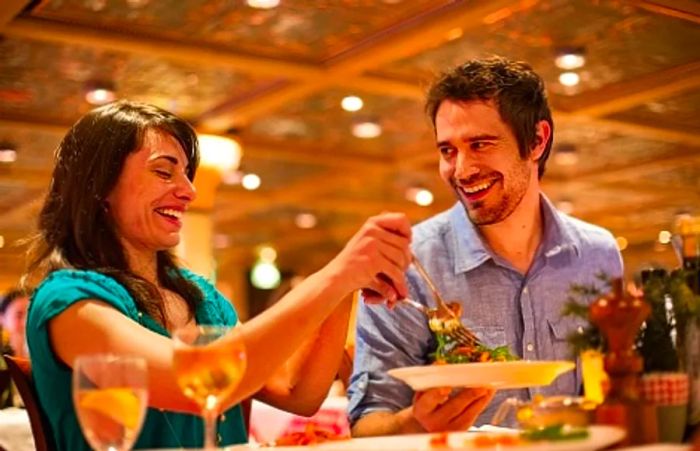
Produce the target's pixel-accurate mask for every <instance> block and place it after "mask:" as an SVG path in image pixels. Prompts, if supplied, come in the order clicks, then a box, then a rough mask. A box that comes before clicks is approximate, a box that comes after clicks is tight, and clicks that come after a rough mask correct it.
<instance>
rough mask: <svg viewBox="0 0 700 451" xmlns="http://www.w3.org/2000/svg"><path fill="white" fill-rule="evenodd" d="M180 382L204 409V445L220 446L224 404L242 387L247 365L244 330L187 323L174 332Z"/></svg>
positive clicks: (174, 360) (189, 396) (175, 361)
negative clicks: (242, 332)
mask: <svg viewBox="0 0 700 451" xmlns="http://www.w3.org/2000/svg"><path fill="white" fill-rule="evenodd" d="M173 339H174V341H175V353H174V357H173V367H174V370H175V374H176V377H177V382H178V385H180V388H181V389H182V392H183V393H184V394H185V396H187V397H188V398H190V399H192V400H193V401H195V402H196V403H197V404H198V405H199V407H200V409H201V410H202V418H203V419H204V448H205V449H207V450H210V449H216V437H217V428H216V425H217V417H218V416H219V414H220V413H221V412H220V411H221V404H222V401H224V400H225V399H226V398H227V397H228V396H229V395H231V393H233V391H234V390H235V389H236V387H238V384H239V382H240V381H241V379H242V378H243V373H244V372H245V368H246V353H245V346H244V344H243V338H242V336H241V333H240V330H238V329H235V328H231V327H227V326H196V327H191V326H190V327H184V328H181V329H178V330H176V331H175V332H174V333H173Z"/></svg>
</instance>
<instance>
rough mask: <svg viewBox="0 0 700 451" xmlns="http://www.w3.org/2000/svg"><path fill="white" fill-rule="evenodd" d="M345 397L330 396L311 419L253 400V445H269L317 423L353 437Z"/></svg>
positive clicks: (251, 415)
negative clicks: (280, 437)
mask: <svg viewBox="0 0 700 451" xmlns="http://www.w3.org/2000/svg"><path fill="white" fill-rule="evenodd" d="M347 405H348V400H347V398H346V397H345V396H329V397H328V398H326V400H325V401H324V402H323V404H322V405H321V408H320V409H319V411H318V412H316V414H315V415H314V416H312V417H310V418H307V417H301V416H298V415H293V414H291V413H288V412H285V411H283V410H279V409H275V408H274V407H271V406H269V405H267V404H265V403H262V402H258V401H253V405H252V407H251V411H250V434H249V438H250V442H251V443H269V442H273V441H274V440H275V439H276V438H278V437H279V436H281V435H283V434H287V433H290V432H301V431H303V430H304V428H305V427H306V425H307V424H308V423H313V424H315V425H316V426H320V427H322V428H323V429H327V430H330V431H333V432H335V433H336V434H340V435H350V424H349V422H348V418H347V414H346V409H347Z"/></svg>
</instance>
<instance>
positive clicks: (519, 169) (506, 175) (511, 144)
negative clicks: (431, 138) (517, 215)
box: [435, 100, 537, 226]
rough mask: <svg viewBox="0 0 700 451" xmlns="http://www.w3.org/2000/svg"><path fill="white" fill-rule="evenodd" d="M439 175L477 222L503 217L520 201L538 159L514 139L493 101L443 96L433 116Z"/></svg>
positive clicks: (529, 182)
mask: <svg viewBox="0 0 700 451" xmlns="http://www.w3.org/2000/svg"><path fill="white" fill-rule="evenodd" d="M435 135H436V141H437V147H438V150H439V151H440V176H441V177H442V179H443V180H444V181H445V182H446V183H447V184H448V185H449V186H451V187H452V188H453V189H454V191H455V193H456V194H457V198H458V199H459V200H460V202H461V203H462V205H464V208H465V209H466V211H467V214H468V216H469V219H470V220H471V221H472V223H474V224H475V225H477V226H482V225H490V224H496V223H499V222H501V221H503V220H505V219H506V218H507V217H508V216H510V214H511V213H513V211H514V210H515V209H516V208H517V207H518V205H520V201H521V200H522V199H523V197H524V196H525V194H526V193H527V192H528V189H529V188H530V186H531V180H532V178H533V177H534V178H535V179H536V178H537V161H536V160H534V159H533V158H531V157H528V158H527V159H525V160H523V159H521V158H520V153H519V151H518V143H517V141H516V139H515V136H514V134H513V132H512V131H511V129H510V127H509V126H508V125H507V124H506V123H505V122H503V120H502V119H501V116H500V114H499V112H498V109H497V108H496V105H495V104H494V103H493V102H492V101H478V100H477V101H469V102H455V101H451V100H445V101H444V102H442V103H441V104H440V107H439V108H438V111H437V114H436V116H435Z"/></svg>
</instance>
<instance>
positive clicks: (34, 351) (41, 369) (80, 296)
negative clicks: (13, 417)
mask: <svg viewBox="0 0 700 451" xmlns="http://www.w3.org/2000/svg"><path fill="white" fill-rule="evenodd" d="M181 271H182V274H183V276H184V277H185V278H187V279H188V280H191V281H192V282H194V283H195V284H196V285H197V286H198V287H199V289H200V290H202V294H203V295H204V301H203V302H201V303H200V305H199V306H198V307H197V311H196V312H195V318H196V321H197V324H211V325H231V326H232V325H234V324H236V322H237V321H238V317H237V315H236V312H235V310H234V309H233V306H232V305H231V303H230V302H228V301H227V300H226V299H225V298H224V297H223V296H222V295H221V293H219V292H218V291H217V290H216V288H214V286H213V285H212V284H211V283H209V282H208V281H207V280H206V279H204V278H203V277H200V276H198V275H196V274H194V273H192V272H191V271H188V270H185V269H183V270H181ZM85 299H99V300H101V301H104V302H107V303H108V304H110V305H111V306H112V307H114V308H116V309H117V310H119V311H120V312H122V313H123V314H124V315H126V316H127V317H129V318H131V319H132V320H134V321H136V322H138V323H139V324H141V325H142V326H143V327H145V328H147V329H149V330H152V331H153V332H156V333H159V334H161V335H164V336H166V337H169V336H170V335H169V333H168V331H167V330H166V329H165V328H163V326H161V325H160V324H158V323H157V322H156V321H155V320H154V319H153V318H152V317H151V316H149V315H148V314H146V313H141V312H139V311H138V310H137V308H136V304H135V303H134V299H133V298H132V297H131V295H129V293H128V291H127V290H126V289H125V288H124V286H123V285H121V284H120V283H118V282H117V281H116V280H115V279H113V278H111V277H108V276H105V275H103V274H100V273H97V272H94V271H83V270H68V269H64V270H59V271H54V272H52V273H51V274H50V275H49V276H48V277H47V278H46V279H45V280H44V281H43V282H42V284H41V285H40V286H39V287H38V288H37V290H36V291H35V292H34V296H33V297H32V300H31V303H30V305H29V312H28V316H27V344H28V346H29V354H30V357H31V361H32V375H33V377H34V383H35V385H36V389H37V392H38V394H39V402H40V404H41V407H42V408H43V410H44V412H45V413H46V416H47V417H48V419H49V423H50V426H51V432H52V433H53V434H52V435H53V437H54V441H55V442H56V446H57V450H58V451H63V450H65V451H80V450H85V451H89V450H90V447H89V446H88V444H87V442H86V441H85V439H84V437H83V434H82V432H81V430H80V426H79V425H78V420H77V417H76V413H75V409H74V408H73V399H72V393H71V374H72V371H71V369H70V368H69V367H68V366H66V365H65V364H64V363H63V362H61V361H60V360H59V359H58V357H57V356H56V354H55V353H54V351H53V348H52V346H51V342H50V339H49V331H48V323H49V321H50V320H51V319H52V318H54V317H55V316H56V315H59V314H60V313H61V312H63V311H64V310H66V309H67V308H68V307H70V306H71V305H72V304H74V303H76V302H78V301H81V300H85ZM203 433H204V432H203V424H202V421H201V419H200V418H199V417H197V416H195V415H188V414H182V413H174V412H166V411H161V410H159V409H153V408H149V409H148V412H147V415H146V420H145V422H144V425H143V429H142V430H141V434H140V435H139V438H138V440H137V442H136V445H135V446H134V449H140V448H195V447H201V446H203ZM219 438H220V442H219V445H220V446H226V445H233V444H237V443H245V442H246V441H247V434H246V431H245V426H244V423H243V415H242V413H241V408H240V406H235V407H233V408H231V409H229V410H228V411H227V412H225V413H224V415H222V417H221V421H220V422H219Z"/></svg>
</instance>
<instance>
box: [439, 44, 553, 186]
mask: <svg viewBox="0 0 700 451" xmlns="http://www.w3.org/2000/svg"><path fill="white" fill-rule="evenodd" d="M445 100H451V101H455V102H460V101H473V100H483V101H487V100H493V102H494V103H495V104H496V107H497V108H498V112H499V114H500V116H501V119H502V120H503V121H504V122H505V123H506V124H508V126H509V127H510V129H511V130H512V131H513V134H514V135H515V139H516V140H517V142H518V149H519V151H520V157H521V158H522V159H525V158H527V157H528V155H529V154H530V151H531V149H532V147H533V146H534V145H535V144H536V139H537V134H536V133H537V127H536V126H537V123H538V122H540V121H542V120H545V121H547V122H548V123H549V125H550V127H551V129H552V135H550V138H549V142H548V143H547V145H546V147H545V150H544V152H543V153H542V156H541V157H540V159H539V168H538V176H539V178H542V175H543V174H544V170H545V166H546V164H547V158H549V152H550V150H551V149H552V140H553V136H554V135H553V132H554V124H553V122H552V113H551V111H550V110H549V105H548V104H547V94H546V93H545V89H544V82H543V81H542V78H540V76H539V75H537V74H536V73H535V72H534V71H533V70H532V67H530V66H529V65H528V64H526V63H523V62H515V61H510V60H508V59H506V58H502V57H492V58H487V59H481V60H472V61H468V62H466V63H465V64H462V65H461V66H457V67H455V68H453V69H450V70H449V71H447V72H444V73H443V74H442V75H440V76H439V77H438V78H437V80H435V81H434V82H433V84H432V85H431V86H430V89H429V90H428V95H427V99H426V103H425V112H426V114H427V115H428V117H429V118H430V121H431V123H432V124H433V128H434V127H435V116H436V115H437V111H438V109H439V108H440V104H441V103H442V102H443V101H445Z"/></svg>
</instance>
